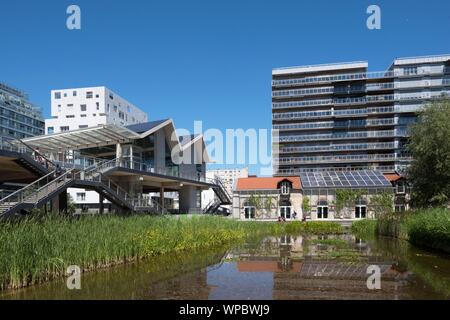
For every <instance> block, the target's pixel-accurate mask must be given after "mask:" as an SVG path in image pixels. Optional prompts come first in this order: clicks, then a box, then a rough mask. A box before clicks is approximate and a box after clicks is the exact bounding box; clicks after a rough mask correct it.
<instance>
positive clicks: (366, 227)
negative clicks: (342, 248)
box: [350, 219, 377, 238]
mask: <svg viewBox="0 0 450 320" xmlns="http://www.w3.org/2000/svg"><path fill="white" fill-rule="evenodd" d="M376 230H377V220H369V219H364V220H359V221H355V222H353V224H352V226H351V228H350V231H351V232H352V233H353V234H355V235H356V236H358V237H360V238H373V237H374V236H375V234H376Z"/></svg>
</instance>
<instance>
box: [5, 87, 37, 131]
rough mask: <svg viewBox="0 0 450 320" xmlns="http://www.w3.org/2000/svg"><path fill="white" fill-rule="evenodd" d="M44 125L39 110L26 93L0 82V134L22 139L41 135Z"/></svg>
mask: <svg viewBox="0 0 450 320" xmlns="http://www.w3.org/2000/svg"><path fill="white" fill-rule="evenodd" d="M44 127H45V124H44V119H43V117H42V114H41V111H40V110H39V108H37V107H35V106H33V105H32V104H31V103H30V102H29V101H28V97H27V96H26V95H25V94H24V93H23V92H20V91H18V90H16V89H14V88H11V87H9V86H7V85H5V84H2V83H0V136H8V137H12V138H16V139H23V138H27V137H32V136H36V135H43V134H44Z"/></svg>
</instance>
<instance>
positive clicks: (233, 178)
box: [202, 168, 248, 208]
mask: <svg viewBox="0 0 450 320" xmlns="http://www.w3.org/2000/svg"><path fill="white" fill-rule="evenodd" d="M216 177H217V178H219V179H220V180H222V183H223V184H224V187H225V189H226V191H227V192H228V194H229V195H230V197H232V196H233V191H234V189H235V188H236V183H237V180H238V179H239V178H248V168H236V169H215V170H207V171H206V178H207V179H214V178H216ZM214 197H215V195H214V190H212V189H209V190H206V191H203V192H202V208H205V207H207V206H208V205H209V204H210V203H211V202H212V201H214Z"/></svg>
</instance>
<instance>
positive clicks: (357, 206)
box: [355, 204, 367, 219]
mask: <svg viewBox="0 0 450 320" xmlns="http://www.w3.org/2000/svg"><path fill="white" fill-rule="evenodd" d="M361 208H365V209H366V212H365V217H364V218H363V217H361ZM357 209H359V217H357V216H356V210H357ZM355 219H367V205H365V204H357V205H356V206H355Z"/></svg>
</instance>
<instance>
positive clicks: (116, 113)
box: [45, 87, 148, 134]
mask: <svg viewBox="0 0 450 320" xmlns="http://www.w3.org/2000/svg"><path fill="white" fill-rule="evenodd" d="M51 117H52V118H51V119H47V120H45V132H46V134H51V133H58V132H64V131H70V130H76V129H81V128H88V127H96V126H98V125H106V124H115V125H121V126H127V125H131V124H136V123H144V122H147V121H148V116H147V114H146V113H145V112H144V111H142V110H141V109H139V108H138V107H136V106H135V105H133V104H132V103H130V102H128V101H127V100H125V99H123V98H122V97H120V96H119V95H117V94H116V93H114V92H113V91H111V90H109V89H108V88H106V87H90V88H73V89H63V90H52V91H51Z"/></svg>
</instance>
